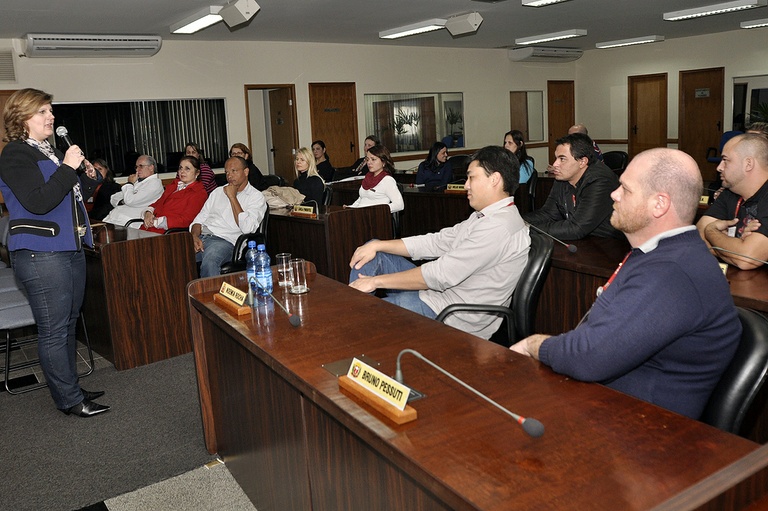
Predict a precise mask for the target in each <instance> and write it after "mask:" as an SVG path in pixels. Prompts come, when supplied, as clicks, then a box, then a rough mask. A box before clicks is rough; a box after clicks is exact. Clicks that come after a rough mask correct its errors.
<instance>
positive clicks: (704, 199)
mask: <svg viewBox="0 0 768 511" xmlns="http://www.w3.org/2000/svg"><path fill="white" fill-rule="evenodd" d="M699 206H709V195H702V196H701V197H699Z"/></svg>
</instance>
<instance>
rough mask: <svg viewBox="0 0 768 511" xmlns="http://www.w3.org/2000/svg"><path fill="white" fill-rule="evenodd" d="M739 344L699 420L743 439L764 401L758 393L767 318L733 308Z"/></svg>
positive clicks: (765, 369)
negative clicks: (739, 337) (738, 332)
mask: <svg viewBox="0 0 768 511" xmlns="http://www.w3.org/2000/svg"><path fill="white" fill-rule="evenodd" d="M737 309H738V311H739V320H740V321H741V327H742V333H741V342H740V343H739V347H738V349H737V350H736V354H735V355H734V357H733V360H731V363H730V364H729V365H728V368H727V369H726V370H725V373H723V376H722V377H721V378H720V382H719V383H718V384H717V386H716V387H715V390H714V391H713V392H712V395H711V396H710V398H709V402H708V403H707V406H706V408H705V409H704V413H703V414H702V416H701V421H702V422H705V423H707V424H709V425H711V426H715V427H716V428H719V429H722V430H723V431H728V432H729V433H733V434H736V435H742V436H745V434H746V433H748V432H749V430H750V429H751V427H752V426H754V423H755V420H756V419H757V416H758V415H759V413H760V412H761V411H762V410H763V409H765V407H766V402H768V395H766V392H761V389H762V387H763V384H764V383H765V380H766V375H768V319H766V318H765V316H763V315H762V314H759V313H757V312H755V311H752V310H749V309H743V308H741V307H737Z"/></svg>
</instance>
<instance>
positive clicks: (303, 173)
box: [293, 147, 325, 206]
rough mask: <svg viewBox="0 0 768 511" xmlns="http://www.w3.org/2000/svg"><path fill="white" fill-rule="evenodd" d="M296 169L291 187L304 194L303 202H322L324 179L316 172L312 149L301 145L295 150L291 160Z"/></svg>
mask: <svg viewBox="0 0 768 511" xmlns="http://www.w3.org/2000/svg"><path fill="white" fill-rule="evenodd" d="M293 165H294V169H296V180H295V181H294V182H293V187H294V188H296V189H297V190H298V191H299V193H300V194H302V195H303V196H304V202H314V203H315V206H319V205H321V204H322V203H323V190H325V181H323V178H322V177H320V174H318V173H317V166H316V165H315V157H314V156H313V155H312V151H310V150H309V149H307V148H306V147H302V148H301V149H299V150H298V151H296V158H295V159H294V161H293Z"/></svg>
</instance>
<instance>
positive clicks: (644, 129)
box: [627, 73, 667, 159]
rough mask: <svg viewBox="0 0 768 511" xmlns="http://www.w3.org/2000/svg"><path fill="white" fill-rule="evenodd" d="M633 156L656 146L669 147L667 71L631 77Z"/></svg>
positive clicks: (629, 148)
mask: <svg viewBox="0 0 768 511" xmlns="http://www.w3.org/2000/svg"><path fill="white" fill-rule="evenodd" d="M628 88H629V129H628V131H627V133H629V137H628V147H627V152H628V153H629V157H630V159H631V158H633V157H634V156H635V155H636V154H637V153H640V152H642V151H645V150H646V149H652V148H654V147H667V74H666V73H661V74H654V75H642V76H630V77H629V87H628Z"/></svg>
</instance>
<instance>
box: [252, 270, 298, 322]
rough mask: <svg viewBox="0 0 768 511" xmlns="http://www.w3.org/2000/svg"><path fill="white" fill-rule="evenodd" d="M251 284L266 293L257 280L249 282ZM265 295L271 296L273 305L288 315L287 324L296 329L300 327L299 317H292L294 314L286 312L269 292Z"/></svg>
mask: <svg viewBox="0 0 768 511" xmlns="http://www.w3.org/2000/svg"><path fill="white" fill-rule="evenodd" d="M251 283H253V284H256V286H258V288H259V289H261V290H262V291H267V290H266V289H265V288H264V287H263V286H262V285H261V283H260V282H259V281H258V280H257V279H253V280H251ZM267 293H268V294H269V296H271V297H272V299H273V300H274V301H275V303H276V304H277V305H279V306H280V308H281V309H283V312H285V313H286V314H288V322H289V323H290V324H291V325H292V326H295V327H297V328H298V327H300V326H301V318H300V317H298V316H296V315H294V314H291V313H290V312H288V309H286V308H285V307H283V304H282V303H280V300H278V299H277V298H275V295H273V294H272V292H271V291H267Z"/></svg>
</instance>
